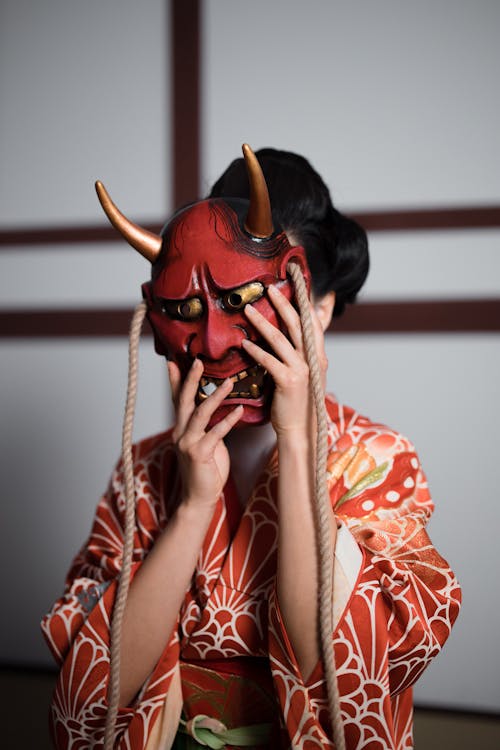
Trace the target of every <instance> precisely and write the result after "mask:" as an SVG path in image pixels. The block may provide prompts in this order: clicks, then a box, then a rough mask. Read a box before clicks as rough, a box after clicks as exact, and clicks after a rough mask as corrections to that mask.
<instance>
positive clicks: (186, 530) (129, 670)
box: [120, 501, 213, 706]
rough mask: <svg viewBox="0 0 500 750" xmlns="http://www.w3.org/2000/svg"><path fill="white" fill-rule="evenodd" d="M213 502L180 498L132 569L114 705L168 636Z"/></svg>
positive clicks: (123, 700)
mask: <svg viewBox="0 0 500 750" xmlns="http://www.w3.org/2000/svg"><path fill="white" fill-rule="evenodd" d="M212 515H213V506H212V507H211V506H210V505H208V504H207V505H205V506H203V505H202V506H200V505H199V504H194V503H190V502H189V501H185V502H184V503H182V504H181V505H180V506H179V508H178V509H177V511H176V513H175V514H174V515H173V517H172V518H171V519H170V521H169V523H168V526H167V528H166V529H165V530H164V531H163V532H162V534H161V536H160V537H159V538H158V539H157V541H156V543H155V545H154V547H153V549H152V550H151V552H150V553H149V555H148V556H147V558H146V559H145V561H144V562H143V564H142V565H141V567H140V569H139V570H138V572H137V573H136V575H135V577H134V580H133V581H132V584H131V586H130V591H129V595H128V599H127V606H126V608H125V614H124V619H123V628H122V641H121V642H122V647H121V669H120V705H121V706H126V705H128V704H129V703H130V702H131V701H132V699H133V698H134V696H135V695H136V693H137V692H138V690H139V689H140V688H141V686H142V684H143V683H144V681H145V679H146V678H147V677H148V675H149V674H150V673H151V671H152V670H153V669H154V667H155V665H156V663H157V661H158V659H159V658H160V656H161V654H162V652H163V650H164V648H165V645H166V643H167V642H168V640H169V639H170V637H171V634H172V630H173V628H174V626H175V623H176V621H177V617H178V613H179V609H180V607H181V605H182V602H183V599H184V596H185V594H186V591H187V589H188V588H189V584H190V581H191V577H192V575H193V572H194V569H195V567H196V562H197V559H198V555H199V553H200V549H201V546H202V544H203V540H204V538H205V535H206V533H207V530H208V527H209V525H210V521H211V518H212Z"/></svg>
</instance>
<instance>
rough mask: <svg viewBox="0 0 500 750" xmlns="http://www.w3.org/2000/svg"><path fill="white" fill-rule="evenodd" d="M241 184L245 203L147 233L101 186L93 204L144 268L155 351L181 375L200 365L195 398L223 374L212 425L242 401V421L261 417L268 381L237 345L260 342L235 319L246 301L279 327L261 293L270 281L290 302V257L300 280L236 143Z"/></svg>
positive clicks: (255, 174)
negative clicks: (228, 382) (227, 385)
mask: <svg viewBox="0 0 500 750" xmlns="http://www.w3.org/2000/svg"><path fill="white" fill-rule="evenodd" d="M243 153H244V156H245V162H246V165H247V171H248V176H249V181H250V202H248V201H243V200H239V199H234V200H233V199H220V198H218V199H211V200H205V201H200V202H199V203H196V204H194V205H192V206H189V207H188V208H185V209H183V210H182V211H180V212H179V213H177V214H176V215H175V216H174V217H173V219H171V220H170V221H169V222H168V223H167V225H166V226H165V227H164V229H163V230H162V233H161V235H160V236H156V235H154V234H152V233H150V232H147V231H146V230H143V229H141V228H140V227H138V226H137V225H135V224H132V223H131V222H129V221H128V219H126V218H125V217H124V216H123V215H122V214H121V213H120V212H119V211H118V209H117V208H116V207H115V206H114V204H113V203H112V202H111V199H110V198H109V196H108V194H107V193H106V191H105V189H104V187H103V186H102V184H100V183H98V184H97V191H98V195H99V199H100V201H101V203H102V206H103V208H104V211H105V212H106V214H107V216H108V218H109V219H110V221H111V222H112V223H113V225H114V226H115V227H116V228H117V229H118V230H119V231H120V232H121V233H122V234H123V235H124V236H125V238H126V239H127V240H128V242H130V244H131V245H132V246H133V247H135V248H136V249H137V250H138V251H139V252H140V253H142V254H143V255H144V256H145V257H146V258H148V260H150V261H151V263H152V274H151V281H150V282H147V283H146V284H144V285H143V295H144V298H145V300H146V301H147V304H148V319H149V322H150V323H151V326H152V328H153V332H154V337H155V348H156V351H157V352H158V353H159V354H163V355H164V356H166V357H167V358H168V359H171V360H173V361H175V362H176V363H177V365H178V366H179V368H180V371H181V374H182V377H183V378H184V377H185V376H186V374H187V372H188V370H189V368H190V367H191V364H192V362H193V360H194V358H195V357H197V358H199V359H200V360H201V361H202V362H203V365H204V371H203V376H202V378H201V381H200V385H199V388H198V394H197V400H198V401H202V400H203V399H205V398H207V397H208V396H209V395H210V394H211V393H212V392H213V391H214V390H215V388H216V387H217V385H218V384H220V383H221V382H222V381H223V380H224V378H227V377H231V379H232V380H233V389H232V391H231V393H230V394H229V397H228V398H227V399H226V400H225V401H224V402H223V403H222V405H221V406H220V407H219V409H218V410H217V412H216V414H215V415H214V417H213V419H212V422H211V424H215V423H216V422H217V421H219V420H220V419H222V418H223V417H224V416H225V414H227V412H228V411H229V410H230V409H232V408H233V407H234V406H236V405H238V404H243V406H244V409H243V414H242V417H241V420H240V422H239V424H240V425H242V424H262V423H264V422H266V421H267V420H268V419H269V410H270V403H271V397H272V381H271V378H270V376H268V375H267V373H266V372H265V371H264V370H263V369H262V367H260V365H256V363H255V362H254V361H253V360H251V359H250V358H249V357H248V355H247V354H246V352H245V351H244V350H243V349H242V347H241V341H242V340H243V339H244V338H249V339H251V340H253V341H256V342H257V343H259V345H261V346H266V345H265V344H264V342H262V340H261V339H260V336H259V334H258V333H257V331H256V330H255V329H254V328H252V326H251V325H250V323H249V321H248V319H247V317H246V316H245V314H244V307H245V305H246V304H253V305H254V306H255V307H256V308H257V309H259V311H260V312H261V313H262V314H263V315H264V316H265V317H266V318H267V319H268V320H269V321H271V322H272V323H273V325H275V326H279V325H280V323H279V321H278V319H277V316H276V313H275V311H274V308H273V307H272V305H271V303H270V302H269V301H268V298H267V294H266V289H267V287H268V286H269V284H271V283H273V284H276V285H277V286H278V287H279V288H280V289H281V291H282V292H283V293H284V294H285V295H286V296H287V297H288V299H291V297H292V293H293V292H292V288H291V284H290V282H289V280H288V279H287V272H286V267H287V263H288V262H289V261H294V262H296V263H298V264H299V265H300V266H301V268H302V270H303V272H304V274H305V275H306V280H307V282H308V283H309V273H308V270H307V264H306V260H305V254H304V251H303V249H302V248H300V247H291V245H290V243H289V242H288V239H287V237H286V235H285V233H284V232H283V231H281V230H280V229H277V230H276V231H275V230H274V228H273V222H272V215H271V206H270V203H269V196H268V191H267V186H266V183H265V180H264V176H263V174H262V171H261V169H260V166H259V163H258V161H257V159H256V157H255V155H254V154H253V152H252V151H251V149H250V148H249V147H248V146H244V147H243Z"/></svg>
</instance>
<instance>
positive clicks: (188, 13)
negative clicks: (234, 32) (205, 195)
mask: <svg viewBox="0 0 500 750" xmlns="http://www.w3.org/2000/svg"><path fill="white" fill-rule="evenodd" d="M171 9H172V10H171V12H172V16H171V27H172V53H173V54H172V94H173V101H172V115H173V120H172V125H173V142H172V162H173V181H174V184H173V202H174V206H175V207H178V206H183V205H184V204H185V203H189V202H190V201H193V200H196V199H197V198H199V185H200V45H201V39H200V8H199V0H172V2H171Z"/></svg>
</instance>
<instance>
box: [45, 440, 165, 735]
mask: <svg viewBox="0 0 500 750" xmlns="http://www.w3.org/2000/svg"><path fill="white" fill-rule="evenodd" d="M161 475H162V472H161V470H160V467H159V466H158V465H155V463H154V461H151V460H150V459H149V458H145V457H144V456H141V451H140V447H139V448H137V446H136V447H135V449H134V477H135V485H136V497H137V511H136V518H137V527H136V532H135V538H134V553H133V566H132V574H131V575H132V577H133V576H134V575H135V573H136V571H137V570H138V568H139V566H140V564H141V562H142V560H143V558H144V557H145V555H146V554H147V552H148V550H149V548H150V547H151V546H152V544H153V542H154V539H155V538H156V536H157V534H158V533H159V532H160V530H161V527H162V525H163V523H164V522H165V519H164V518H162V510H161V508H162V504H161V503H160V502H159V496H158V481H157V480H158V478H159V476H161ZM124 510H125V500H124V493H123V476H122V469H121V466H120V464H119V465H118V466H117V468H116V469H115V471H114V473H113V475H112V478H111V481H110V484H109V487H108V490H107V492H106V493H105V495H104V496H103V497H102V499H101V501H100V503H99V505H98V507H97V511H96V515H95V518H94V522H93V525H92V529H91V533H90V536H89V539H88V541H87V542H86V544H85V545H84V546H83V548H82V550H81V551H80V552H79V554H78V555H77V556H76V558H75V560H74V561H73V564H72V566H71V568H70V571H69V573H68V576H67V579H66V586H65V591H64V594H63V596H62V597H61V598H60V599H59V600H58V601H56V603H55V604H54V606H53V607H52V609H51V610H50V612H49V613H48V614H47V615H46V616H45V617H44V619H43V621H42V631H43V634H44V636H45V638H46V640H47V642H48V645H49V647H50V649H51V651H52V653H53V655H54V657H55V659H56V661H57V663H58V664H59V666H60V673H59V678H58V681H57V685H56V689H55V692H54V696H53V700H52V705H51V731H52V736H53V740H54V743H55V746H56V747H57V748H60V749H66V748H87V747H100V746H102V743H103V737H104V727H105V721H106V714H107V710H108V704H107V689H108V682H109V674H110V651H109V636H110V622H111V613H112V609H113V605H114V600H115V595H116V590H117V584H118V576H119V573H120V568H121V560H122V551H123V527H124ZM166 641H168V634H167V635H166ZM178 651H179V649H178V638H177V634H176V633H174V634H173V636H172V638H171V640H170V643H166V647H165V651H164V653H163V655H162V657H161V658H160V660H159V662H158V664H157V666H156V668H155V670H154V671H153V673H152V675H151V676H150V678H149V679H148V681H147V682H146V684H145V685H144V686H143V688H142V690H141V692H140V693H139V695H138V696H137V698H136V701H135V703H134V704H133V705H131V706H130V707H126V708H120V709H119V713H118V720H117V724H116V737H115V743H116V747H119V748H122V747H123V748H126V747H134V748H142V747H144V746H145V745H146V742H147V737H148V735H149V733H150V730H151V728H152V726H153V724H154V722H155V720H156V718H157V717H158V715H159V713H160V710H161V707H162V706H163V703H164V700H165V696H166V694H167V691H168V687H169V684H170V681H171V679H172V675H173V673H174V671H175V668H176V665H177V660H178Z"/></svg>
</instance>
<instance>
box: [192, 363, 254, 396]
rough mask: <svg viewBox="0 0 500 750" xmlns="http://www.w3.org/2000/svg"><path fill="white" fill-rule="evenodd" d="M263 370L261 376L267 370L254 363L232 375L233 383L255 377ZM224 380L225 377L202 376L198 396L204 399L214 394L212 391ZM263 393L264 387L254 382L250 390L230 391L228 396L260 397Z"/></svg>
mask: <svg viewBox="0 0 500 750" xmlns="http://www.w3.org/2000/svg"><path fill="white" fill-rule="evenodd" d="M259 371H260V372H261V376H262V377H264V376H265V375H266V374H267V371H266V370H265V369H264V368H263V367H261V366H260V365H254V366H253V367H249V368H248V370H242V371H241V372H237V373H236V374H235V375H233V376H232V377H231V381H232V382H233V383H237V382H238V381H240V380H244V379H245V378H248V377H253V376H255V375H257V374H258V373H259ZM223 382H224V379H223V378H207V377H202V378H200V386H199V388H198V398H199V399H200V400H201V401H204V400H205V399H206V398H208V397H209V396H211V395H212V393H213V392H214V391H215V390H216V389H217V388H218V387H219V386H220V385H221V383H223ZM261 393H262V388H261V386H259V385H258V384H257V383H252V384H251V385H250V388H249V390H248V391H237V392H235V393H230V394H229V396H228V397H227V398H259V396H260V395H261Z"/></svg>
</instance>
